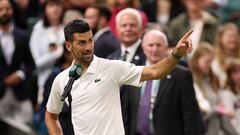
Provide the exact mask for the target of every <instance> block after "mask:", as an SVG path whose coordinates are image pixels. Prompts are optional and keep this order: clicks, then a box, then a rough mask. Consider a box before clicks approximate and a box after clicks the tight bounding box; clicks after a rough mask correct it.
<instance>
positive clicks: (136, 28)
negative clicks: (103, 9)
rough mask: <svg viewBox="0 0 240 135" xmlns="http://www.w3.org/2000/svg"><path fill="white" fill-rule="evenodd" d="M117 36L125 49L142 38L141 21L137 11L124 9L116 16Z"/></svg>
mask: <svg viewBox="0 0 240 135" xmlns="http://www.w3.org/2000/svg"><path fill="white" fill-rule="evenodd" d="M116 26H117V35H118V38H119V40H120V42H122V43H123V45H124V46H125V47H129V46H131V45H133V44H134V43H135V42H136V41H137V40H138V39H139V38H141V36H142V19H141V15H140V13H139V11H138V10H136V9H133V8H126V9H123V10H122V11H120V12H119V13H118V14H117V16H116Z"/></svg>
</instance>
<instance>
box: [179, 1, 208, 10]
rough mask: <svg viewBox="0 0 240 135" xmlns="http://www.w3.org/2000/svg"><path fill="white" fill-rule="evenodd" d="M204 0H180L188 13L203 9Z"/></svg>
mask: <svg viewBox="0 0 240 135" xmlns="http://www.w3.org/2000/svg"><path fill="white" fill-rule="evenodd" d="M203 1H204V0H182V3H183V5H184V6H185V9H186V11H187V12H189V13H200V12H201V11H202V10H203V8H204V7H203V6H204V5H203V4H204V3H203Z"/></svg>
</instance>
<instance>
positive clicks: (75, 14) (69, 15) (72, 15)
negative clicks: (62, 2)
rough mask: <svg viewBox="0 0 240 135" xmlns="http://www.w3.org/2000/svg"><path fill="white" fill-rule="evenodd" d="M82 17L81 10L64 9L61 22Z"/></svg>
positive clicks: (66, 22) (65, 22)
mask: <svg viewBox="0 0 240 135" xmlns="http://www.w3.org/2000/svg"><path fill="white" fill-rule="evenodd" d="M83 18H84V17H83V14H82V13H81V12H79V11H78V10H74V9H69V10H67V11H65V13H64V15H63V24H64V25H66V24H68V23H69V22H70V21H72V20H75V19H83Z"/></svg>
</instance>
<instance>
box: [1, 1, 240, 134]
mask: <svg viewBox="0 0 240 135" xmlns="http://www.w3.org/2000/svg"><path fill="white" fill-rule="evenodd" d="M239 5H240V0H0V108H1V109H0V134H3V133H4V134H6V135H8V134H9V135H12V134H14V135H15V134H20V132H21V133H22V134H29V135H34V134H36V135H38V134H39V135H47V134H48V131H47V128H46V126H45V123H44V115H45V114H44V113H45V110H46V104H47V100H48V96H49V93H50V91H51V84H52V82H53V80H54V78H55V76H56V75H57V74H58V73H60V72H61V71H63V70H64V69H66V68H68V67H69V66H71V64H72V59H73V57H72V56H71V53H70V52H68V51H67V50H66V48H65V46H64V41H65V37H64V33H63V29H64V26H65V25H66V24H67V23H68V22H70V21H71V20H74V19H84V20H86V21H87V22H88V23H89V25H90V27H91V29H92V32H93V36H94V37H93V39H94V42H95V47H94V49H95V50H94V53H95V55H96V56H98V57H101V58H108V59H119V60H124V61H128V62H132V63H134V64H136V65H145V62H146V55H147V54H148V53H149V52H148V53H147V52H146V53H144V52H145V51H146V50H145V49H143V50H142V37H143V36H144V35H145V34H146V33H147V32H148V31H149V30H152V29H154V30H159V31H161V32H163V33H164V34H166V38H167V39H166V40H167V41H166V42H167V45H168V48H167V49H166V50H165V52H166V53H165V54H166V55H171V51H172V49H173V47H174V46H175V45H176V44H177V41H178V40H179V39H180V38H181V36H183V35H184V33H186V32H187V31H188V30H189V29H193V30H194V32H193V34H192V35H191V41H192V44H193V51H192V52H191V54H190V55H188V56H187V57H184V58H181V60H180V62H179V65H181V66H183V67H185V68H187V69H188V70H190V72H191V74H192V77H193V82H189V83H192V85H193V87H194V92H195V96H196V99H197V103H198V107H199V109H200V113H201V118H202V120H203V127H204V133H203V134H206V135H240V33H239V32H240V31H239V28H240V6H239ZM126 8H133V9H136V11H138V12H139V13H140V15H141V16H140V17H137V18H134V16H131V14H130V15H129V16H124V17H125V18H124V17H122V18H118V17H117V15H118V13H119V12H120V11H121V10H123V9H126ZM123 14H124V13H123ZM133 14H134V13H133ZM134 19H135V20H136V19H137V21H135V20H134ZM119 22H122V23H119ZM136 22H137V23H136ZM152 53H154V52H152ZM151 55H154V54H151ZM155 55H157V54H155ZM147 59H148V57H147ZM121 89H122V88H121ZM126 94H128V93H126V92H125V91H123V90H121V100H122V102H121V103H122V104H123V107H122V108H123V110H124V107H125V106H124V105H125V104H124V101H125V100H124V96H126ZM185 98H187V97H185ZM123 115H124V112H123ZM68 117H69V110H68V105H67V104H65V106H64V108H63V111H62V113H61V114H60V116H59V119H60V123H61V125H62V128H63V131H64V132H65V133H66V134H67V133H68V130H69V129H68V126H67V125H68V122H69V119H68ZM123 120H125V118H124V117H123ZM160 122H161V121H160ZM10 127H11V128H10ZM12 129H15V130H16V131H13V130H12ZM129 130H131V129H129ZM126 131H127V129H126ZM126 134H127V132H126Z"/></svg>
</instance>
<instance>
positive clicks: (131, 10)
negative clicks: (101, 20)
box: [116, 8, 142, 27]
mask: <svg viewBox="0 0 240 135" xmlns="http://www.w3.org/2000/svg"><path fill="white" fill-rule="evenodd" d="M126 14H132V15H134V16H136V18H137V22H138V25H139V26H140V27H142V16H141V14H140V13H139V11H138V10H136V9H134V8H125V9H123V10H121V11H120V12H119V13H118V14H117V16H116V24H117V26H118V25H119V21H120V18H121V17H122V16H124V15H126Z"/></svg>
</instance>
